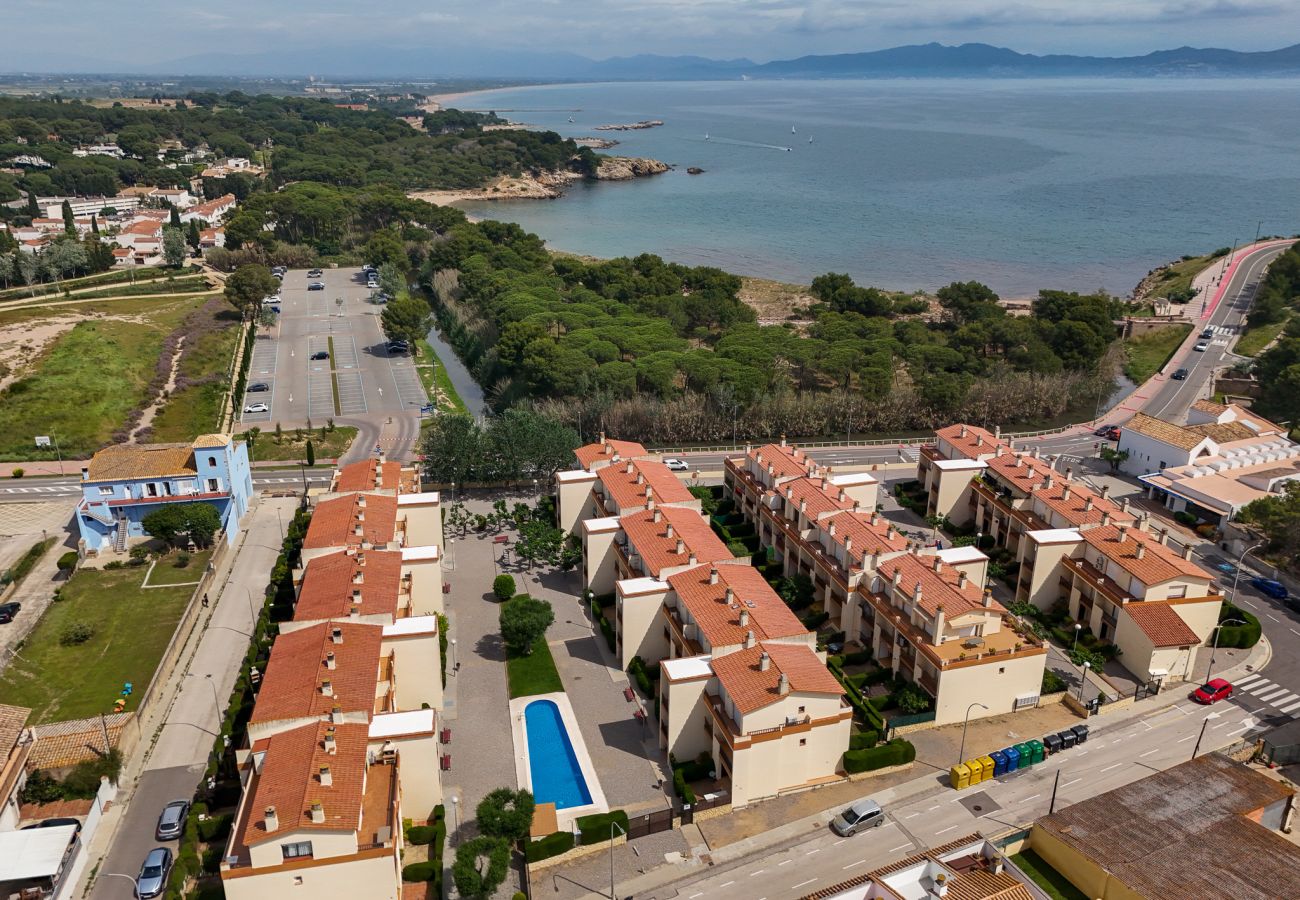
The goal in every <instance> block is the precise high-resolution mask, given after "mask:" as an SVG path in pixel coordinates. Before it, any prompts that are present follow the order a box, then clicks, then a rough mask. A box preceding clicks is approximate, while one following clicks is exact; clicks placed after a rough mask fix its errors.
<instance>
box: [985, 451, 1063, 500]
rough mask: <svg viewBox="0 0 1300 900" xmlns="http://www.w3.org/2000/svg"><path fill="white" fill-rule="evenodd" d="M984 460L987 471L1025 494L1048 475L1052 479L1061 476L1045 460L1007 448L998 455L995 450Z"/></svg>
mask: <svg viewBox="0 0 1300 900" xmlns="http://www.w3.org/2000/svg"><path fill="white" fill-rule="evenodd" d="M984 462H985V464H986V465H987V466H988V471H990V472H993V473H994V474H995V475H996V476H997V477H998V479H999V480H1001V481H1004V482H1006V483H1007V484H1009V485H1011V486H1012V487H1014V488H1016V489H1017V490H1019V491H1020V492H1022V493H1025V494H1027V493H1029V490H1030V488H1033V487H1036V486H1037V485H1040V484H1042V483H1043V481H1045V480H1046V478H1047V476H1048V475H1051V476H1052V479H1053V480H1054V481H1055V480H1058V479H1060V477H1061V476H1060V475H1059V474H1058V473H1057V472H1056V471H1055V470H1053V469H1052V466H1051V463H1049V462H1048V461H1047V460H1045V459H1036V458H1035V457H1033V456H1032V455H1030V454H1028V453H1012V452H1011V451H1009V450H1008V451H1003V453H1002V455H1001V456H998V455H997V453H996V451H995V452H994V454H993V455H992V456H990V457H989V458H988V459H986V460H985V461H984Z"/></svg>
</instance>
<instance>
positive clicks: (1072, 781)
mask: <svg viewBox="0 0 1300 900" xmlns="http://www.w3.org/2000/svg"><path fill="white" fill-rule="evenodd" d="M1080 781H1083V779H1082V778H1071V779H1070V780H1069V781H1067V782H1066V783H1065V784H1063V785H1061V787H1063V788H1066V787H1069V786H1070V785H1072V784H1075V783H1077V782H1080Z"/></svg>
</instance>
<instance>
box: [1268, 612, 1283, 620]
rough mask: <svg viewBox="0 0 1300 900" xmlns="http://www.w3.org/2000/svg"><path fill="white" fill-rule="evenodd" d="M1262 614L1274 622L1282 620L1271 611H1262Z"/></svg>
mask: <svg viewBox="0 0 1300 900" xmlns="http://www.w3.org/2000/svg"><path fill="white" fill-rule="evenodd" d="M1264 615H1265V616H1266V617H1268V618H1270V619H1272V620H1273V621H1274V622H1281V621H1282V620H1281V619H1279V618H1278V617H1277V616H1275V615H1273V614H1272V613H1264Z"/></svg>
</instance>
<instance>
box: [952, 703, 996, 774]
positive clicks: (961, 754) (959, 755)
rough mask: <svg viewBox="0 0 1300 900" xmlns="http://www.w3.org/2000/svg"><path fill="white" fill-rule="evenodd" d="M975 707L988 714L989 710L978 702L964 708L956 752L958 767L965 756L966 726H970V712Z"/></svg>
mask: <svg viewBox="0 0 1300 900" xmlns="http://www.w3.org/2000/svg"><path fill="white" fill-rule="evenodd" d="M977 706H978V707H979V708H980V709H982V710H984V711H985V712H988V709H989V708H988V707H987V706H985V705H984V704H983V703H979V702H975V703H972V704H971V705H970V706H968V707H966V718H965V720H963V721H962V723H961V747H960V748H959V749H958V750H957V764H958V765H961V761H962V759H964V758H965V756H966V726H967V725H969V724H970V711H971V710H972V709H974V708H975V707H977Z"/></svg>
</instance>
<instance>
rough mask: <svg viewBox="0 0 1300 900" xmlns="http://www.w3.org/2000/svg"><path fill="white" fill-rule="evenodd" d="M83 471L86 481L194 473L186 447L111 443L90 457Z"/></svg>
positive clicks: (189, 453)
mask: <svg viewBox="0 0 1300 900" xmlns="http://www.w3.org/2000/svg"><path fill="white" fill-rule="evenodd" d="M87 469H88V470H89V471H88V475H87V480H88V481H119V480H123V479H130V478H166V477H168V476H172V475H194V474H196V470H195V468H194V449H193V448H192V447H191V446H190V445H189V444H115V445H114V446H112V447H105V448H104V449H103V450H100V451H99V452H98V453H96V454H95V455H94V456H92V457H91V459H90V465H89V466H87Z"/></svg>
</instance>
